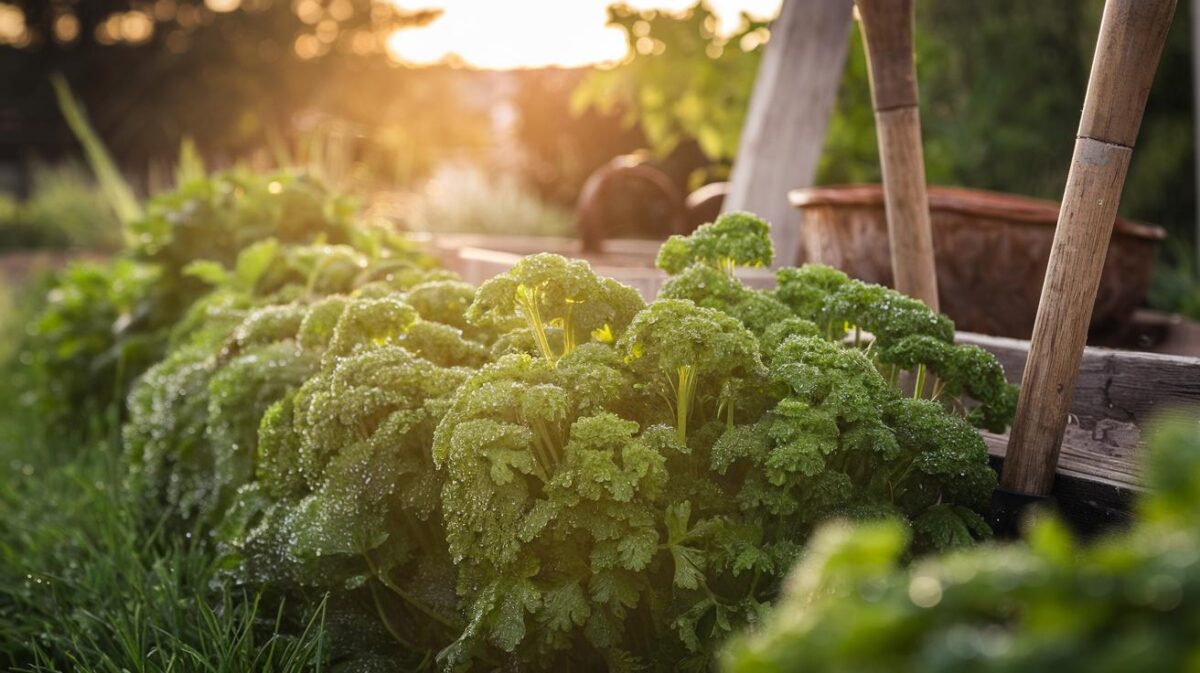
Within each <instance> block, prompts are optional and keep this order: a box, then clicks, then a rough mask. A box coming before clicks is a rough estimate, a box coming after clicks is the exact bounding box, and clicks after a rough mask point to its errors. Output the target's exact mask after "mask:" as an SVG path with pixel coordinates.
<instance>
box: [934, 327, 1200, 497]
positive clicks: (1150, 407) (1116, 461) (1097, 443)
mask: <svg viewBox="0 0 1200 673" xmlns="http://www.w3.org/2000/svg"><path fill="white" fill-rule="evenodd" d="M956 339H957V341H958V342H959V343H966V344H974V345H976V346H979V347H980V348H983V349H985V350H988V351H990V352H991V353H993V354H994V355H995V356H996V358H997V359H998V360H1000V363H1001V364H1002V365H1004V373H1005V376H1006V378H1008V380H1009V381H1010V382H1013V383H1017V382H1019V381H1020V380H1021V378H1022V376H1023V374H1024V369H1025V362H1026V359H1027V357H1028V355H1029V342H1028V341H1021V340H1018V339H1006V338H1003V337H991V336H985V335H982V334H971V333H968V332H959V333H958V334H957V336H956ZM1181 408H1198V409H1200V358H1195V357H1184V356H1178V355H1159V354H1156V353H1140V352H1135V351H1119V350H1110V349H1106V348H1086V349H1084V351H1083V358H1082V360H1081V362H1080V367H1079V376H1078V377H1077V379H1076V381H1075V395H1074V399H1073V401H1072V403H1071V409H1070V415H1069V417H1068V423H1067V427H1066V430H1065V432H1064V435H1063V441H1062V448H1061V450H1060V453H1059V457H1058V467H1057V475H1058V477H1059V478H1060V479H1061V478H1062V477H1069V478H1071V479H1075V480H1082V481H1087V482H1091V483H1093V484H1100V485H1107V486H1109V487H1112V488H1113V489H1117V491H1119V492H1120V494H1121V495H1120V498H1121V499H1125V498H1127V496H1128V494H1129V493H1133V492H1136V491H1137V490H1139V489H1140V488H1141V486H1140V482H1141V463H1142V451H1143V446H1142V444H1141V431H1142V428H1144V427H1145V425H1146V424H1147V423H1148V422H1150V421H1151V420H1152V419H1153V418H1154V417H1155V416H1156V415H1158V414H1162V413H1164V412H1168V411H1171V410H1174V409H1181ZM983 435H984V440H985V441H986V442H987V445H988V451H989V452H990V453H991V454H992V455H993V456H995V457H997V458H1003V457H1004V456H1005V454H1006V452H1007V447H1008V439H1009V438H1008V435H995V434H991V433H983ZM1056 489H1057V487H1056ZM1114 507H1115V505H1114Z"/></svg>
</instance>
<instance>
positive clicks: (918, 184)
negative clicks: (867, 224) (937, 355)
mask: <svg viewBox="0 0 1200 673" xmlns="http://www.w3.org/2000/svg"><path fill="white" fill-rule="evenodd" d="M856 1H857V3H858V14H859V18H860V24H861V26H862V33H863V44H864V46H865V47H866V50H867V61H868V66H869V69H870V76H871V98H872V100H873V101H874V104H875V129H876V133H877V134H878V136H879V160H880V165H881V168H882V169H883V192H884V199H885V205H886V209H887V221H888V239H889V241H890V242H891V250H892V273H893V274H894V275H895V278H896V289H897V290H899V291H900V292H903V293H904V294H907V295H909V296H912V297H916V298H917V299H920V300H921V301H924V302H925V303H926V304H928V305H929V306H930V308H932V309H933V310H935V311H936V310H938V289H937V270H936V268H935V267H934V260H933V233H932V228H931V225H930V222H929V197H928V195H927V193H926V185H925V154H924V150H923V149H922V146H921V115H920V112H919V110H918V107H917V68H916V62H915V58H914V54H913V19H914V6H913V1H914V0H856Z"/></svg>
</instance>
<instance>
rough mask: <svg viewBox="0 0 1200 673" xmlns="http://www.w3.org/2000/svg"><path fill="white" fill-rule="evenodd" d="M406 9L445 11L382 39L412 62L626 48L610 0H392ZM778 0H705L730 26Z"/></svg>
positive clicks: (598, 58)
mask: <svg viewBox="0 0 1200 673" xmlns="http://www.w3.org/2000/svg"><path fill="white" fill-rule="evenodd" d="M393 1H394V2H395V3H396V4H397V5H398V6H401V7H403V8H405V9H416V8H419V7H420V8H426V7H427V8H437V9H442V10H443V12H444V13H443V14H442V16H440V17H438V18H437V19H436V20H435V21H433V23H431V24H429V25H427V26H424V27H421V28H411V29H405V30H400V31H397V32H395V33H393V34H392V35H391V36H390V37H389V38H388V41H387V47H388V54H389V55H390V56H391V57H392V58H393V59H394V60H396V61H398V62H401V63H405V64H410V65H428V64H433V63H439V62H453V63H461V64H464V65H468V66H472V67H477V68H488V69H497V70H506V69H513V68H538V67H545V66H552V65H556V66H564V67H572V66H582V65H589V64H593V63H605V62H609V63H611V62H614V61H618V60H620V59H621V58H623V57H624V56H625V35H624V33H623V32H622V31H621V30H619V29H617V28H610V27H608V26H606V25H605V22H606V20H607V16H608V15H607V9H606V8H607V7H608V5H609V4H611V2H610V0H508V1H506V2H498V1H497V0H426V3H427V4H414V2H413V0H393ZM780 2H781V0H709V5H710V6H711V7H712V8H713V9H714V10H715V11H716V12H717V13H718V14H719V16H720V17H721V26H720V30H722V31H731V30H734V29H735V28H737V26H738V25H739V23H740V21H741V14H740V13H741V12H743V11H744V12H748V13H750V14H751V15H753V16H755V17H770V16H774V15H775V14H776V13H777V12H778V11H779V6H780ZM625 4H627V5H629V6H631V7H634V8H637V9H662V10H665V11H682V10H685V9H687V8H688V7H691V6H692V5H694V4H695V0H626V2H625Z"/></svg>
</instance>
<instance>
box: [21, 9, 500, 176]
mask: <svg viewBox="0 0 1200 673" xmlns="http://www.w3.org/2000/svg"><path fill="white" fill-rule="evenodd" d="M13 4H15V5H16V6H17V7H19V8H20V9H21V10H22V11H23V13H24V16H25V26H26V28H25V37H24V38H23V39H22V43H21V44H20V45H19V47H20V48H18V49H8V48H6V49H3V50H0V101H3V102H2V103H0V114H4V115H5V116H7V117H9V118H12V119H14V120H16V121H17V124H16V126H15V127H13V130H12V131H10V132H9V133H10V134H11V135H9V136H8V137H4V134H3V133H0V159H10V160H12V159H18V160H19V159H23V158H25V157H26V155H28V154H30V153H40V154H42V155H45V156H54V155H57V154H59V153H62V152H64V150H65V149H66V148H67V147H69V145H70V144H69V142H68V139H69V136H68V134H67V133H66V129H65V127H64V126H62V125H61V122H60V121H59V120H58V119H57V117H56V115H55V114H54V109H55V107H56V106H55V103H54V96H53V92H52V91H51V89H50V85H49V77H50V75H51V74H52V73H55V72H62V73H63V74H64V75H65V76H66V78H67V80H68V81H69V82H70V83H71V85H72V87H73V88H74V90H75V92H76V93H77V94H78V95H79V97H80V99H81V100H82V102H83V106H84V107H85V108H86V109H87V110H88V111H89V112H90V113H91V117H92V122H93V123H94V125H95V126H96V128H97V129H98V131H99V134H100V136H101V137H102V138H103V140H104V142H105V144H106V145H108V147H109V148H111V149H112V151H113V154H114V155H115V156H116V157H117V159H118V162H119V163H120V164H121V166H122V168H123V169H124V170H125V171H126V172H127V173H131V174H132V175H134V176H137V177H141V178H146V177H147V174H148V173H153V171H154V170H155V169H164V170H163V172H166V170H168V169H169V166H170V164H171V163H173V161H174V156H172V154H173V151H174V150H175V148H178V147H179V146H180V142H181V140H183V139H184V138H187V137H190V138H193V139H194V140H195V141H196V144H197V146H198V148H199V151H200V153H201V154H202V155H203V156H204V157H206V158H207V159H209V160H210V161H211V162H212V163H213V164H215V165H228V164H230V163H233V162H234V161H235V160H237V159H242V158H247V157H257V158H258V160H259V161H260V163H269V164H271V165H275V166H287V165H294V164H297V163H300V162H301V161H303V162H304V163H312V164H318V165H321V164H326V165H331V166H333V167H334V168H336V169H339V170H340V171H342V172H344V173H349V172H350V171H351V170H357V171H359V172H362V171H364V170H365V171H366V172H368V173H370V177H376V178H383V179H387V180H406V179H408V178H410V177H412V176H413V175H415V174H419V173H420V172H421V171H422V170H424V169H425V168H427V167H428V166H429V165H430V164H431V163H433V162H434V160H435V158H436V157H440V156H444V155H445V154H447V153H458V152H464V153H468V154H470V153H473V152H475V151H476V150H477V148H478V146H479V145H480V144H481V138H482V132H481V129H482V128H484V124H485V122H484V114H483V111H482V110H479V109H477V108H475V107H472V106H471V105H470V104H466V103H465V101H464V98H463V88H464V86H465V85H466V84H467V81H468V80H469V78H470V74H469V73H461V72H456V71H450V70H447V69H429V70H411V69H403V68H398V67H395V65H394V64H392V63H391V62H390V61H389V59H388V58H387V56H386V55H385V42H386V39H387V37H388V36H389V35H390V34H391V33H392V32H393V31H395V30H398V29H403V28H411V27H414V26H419V25H421V24H423V23H426V22H428V21H430V20H432V19H434V18H435V17H436V11H432V10H418V11H413V12H407V11H402V10H400V9H399V8H398V7H397V6H396V5H395V4H394V3H392V2H390V1H389V0H333V1H331V2H317V1H315V0H312V1H309V2H284V1H275V2H272V1H269V0H242V1H241V2H240V3H237V2H235V3H232V6H233V7H236V9H235V10H233V11H229V12H222V13H218V12H214V11H213V10H211V9H209V4H213V5H218V4H222V3H206V2H204V1H203V0H160V1H159V2H153V3H147V2H138V1H136V0H87V1H81V0H72V1H64V2H53V3H52V2H45V1H43V0H19V1H18V2H15V3H13ZM224 4H230V3H224ZM68 27H69V28H68ZM314 82H321V83H322V84H321V86H319V87H317V86H313V83H314ZM164 148H170V149H169V150H168V151H167V152H164ZM150 177H157V178H162V176H158V175H151V176H150ZM326 177H327V178H343V177H346V178H350V177H361V176H355V175H336V176H326ZM167 184H169V180H168V179H166V178H162V179H159V180H158V182H157V183H156V184H154V185H152V187H154V186H156V187H158V188H162V187H165V186H166V185H167Z"/></svg>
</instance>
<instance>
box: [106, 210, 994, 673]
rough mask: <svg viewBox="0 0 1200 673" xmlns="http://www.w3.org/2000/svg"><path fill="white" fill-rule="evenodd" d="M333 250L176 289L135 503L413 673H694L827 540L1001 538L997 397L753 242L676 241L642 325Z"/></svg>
mask: <svg viewBox="0 0 1200 673" xmlns="http://www.w3.org/2000/svg"><path fill="white" fill-rule="evenodd" d="M334 241H335V239H334V238H333V237H332V236H331V237H330V239H329V240H328V241H312V242H294V241H290V240H287V239H286V238H285V237H280V236H277V237H271V238H266V239H262V240H258V241H256V242H254V243H252V244H250V245H248V246H247V247H245V248H244V249H243V250H242V251H241V252H240V253H239V254H237V255H236V256H233V257H227V258H226V259H225V260H224V261H221V260H215V261H204V262H194V261H193V262H189V270H188V274H189V276H188V277H189V278H199V279H203V280H204V281H205V282H206V283H208V285H209V286H210V289H209V290H208V291H207V294H204V295H202V296H201V297H200V298H199V299H198V300H197V301H196V302H195V303H194V304H193V305H192V307H191V309H189V310H188V311H187V312H186V314H183V315H182V318H181V320H179V321H178V322H177V323H176V324H175V326H174V327H173V328H172V330H171V334H170V337H169V339H168V343H169V348H170V350H169V354H168V355H167V357H166V358H165V359H163V360H162V361H161V362H160V363H159V364H157V365H155V366H154V367H152V368H151V369H150V370H149V371H148V372H147V373H146V374H145V376H143V377H142V378H141V380H140V382H139V383H138V384H137V386H136V387H135V388H134V391H133V393H132V395H131V396H130V398H129V399H130V402H129V405H130V419H129V422H128V423H127V424H126V426H125V439H126V450H127V452H128V461H129V463H130V478H129V482H130V485H131V486H132V487H133V489H134V491H135V492H136V493H138V494H140V495H141V496H142V497H143V498H144V499H146V500H147V501H149V502H151V503H155V504H157V505H163V506H166V507H167V509H168V511H169V512H170V513H171V516H170V517H169V521H170V523H171V524H172V525H175V526H178V527H180V528H183V529H186V530H190V531H195V532H199V533H201V534H203V535H205V536H207V539H211V540H212V541H214V542H215V544H216V546H217V547H218V549H219V550H220V552H221V554H222V564H221V565H222V568H223V569H224V571H225V572H226V573H227V577H228V578H229V579H230V580H231V581H236V582H241V583H245V584H250V585H256V586H257V585H270V586H271V587H273V588H276V589H280V590H283V591H290V592H295V593H297V594H301V595H303V594H304V593H305V592H308V591H311V590H314V589H315V590H318V591H327V592H331V595H332V596H333V597H334V598H337V599H339V600H340V601H341V602H342V603H350V604H356V605H359V606H363V607H364V609H366V610H369V611H370V612H373V613H374V614H375V616H376V617H377V620H378V624H379V625H382V629H383V631H385V632H386V633H387V635H388V637H390V638H391V639H392V641H394V644H393V654H395V653H399V654H397V655H396V656H393V657H391V658H390V659H388V661H391V662H393V663H394V667H396V668H399V669H400V670H442V671H460V670H522V671H557V670H612V671H639V670H653V671H679V670H684V671H687V670H693V671H702V670H711V669H712V667H713V666H714V665H715V661H716V655H717V653H718V647H719V646H720V644H721V643H722V642H723V641H724V640H725V639H726V638H727V637H728V636H730V635H732V634H734V633H736V632H738V631H739V630H741V629H743V628H744V627H746V626H749V625H754V624H757V623H758V622H760V621H761V619H762V617H763V615H764V614H765V613H766V611H767V610H768V609H769V606H770V604H771V603H772V601H773V600H774V599H775V598H776V596H777V595H778V593H779V592H780V589H781V584H782V581H783V578H784V576H785V573H786V572H787V569H788V568H789V567H790V566H791V565H792V564H793V563H794V561H795V560H796V558H797V556H798V554H799V552H800V550H801V549H802V548H803V545H804V544H805V543H806V542H807V541H808V540H809V538H810V537H811V536H812V534H813V531H814V530H816V529H817V527H818V526H819V525H821V523H822V522H823V521H825V520H827V519H829V518H831V517H849V518H855V519H861V520H868V521H873V520H878V519H889V520H896V521H898V522H900V523H899V525H900V526H901V527H902V529H903V530H905V531H907V533H906V535H908V536H910V537H911V538H912V539H913V540H914V544H913V547H912V553H914V554H921V553H925V552H928V551H932V550H939V549H948V548H955V547H962V546H967V545H970V544H972V543H973V542H975V541H976V540H979V539H982V538H984V537H987V535H988V533H989V531H988V530H987V526H986V525H985V524H984V523H983V520H982V518H981V517H980V513H981V512H982V511H983V510H984V508H985V506H986V505H987V502H988V499H989V497H990V494H991V491H992V489H993V488H994V486H995V475H994V474H993V473H992V471H991V470H990V469H989V467H988V464H987V452H986V450H985V448H984V445H983V441H982V439H981V438H980V437H979V435H978V434H976V432H975V430H974V429H973V428H972V427H971V425H970V424H969V422H968V419H970V420H973V421H976V422H984V423H987V424H988V425H989V426H996V425H1003V424H1004V423H1007V420H1008V419H1007V416H1006V413H1005V412H1006V409H1007V407H1005V406H1003V405H1001V404H998V403H997V402H996V399H999V398H1005V399H1007V398H1006V397H1005V396H1010V395H1011V394H1012V391H1011V388H1010V387H1008V385H1007V384H1006V383H1004V382H1003V372H1002V371H1001V370H1000V367H999V365H998V364H997V363H996V362H995V360H994V359H993V358H991V356H989V355H987V354H986V353H983V352H982V351H977V350H971V349H964V348H961V347H958V346H955V345H954V344H953V342H952V338H953V326H952V325H951V324H950V323H949V321H948V320H946V319H945V318H944V317H943V316H939V315H937V314H935V313H933V312H932V311H929V310H928V309H927V308H925V307H924V306H923V305H922V304H920V303H919V302H916V301H913V300H911V299H908V298H905V297H903V296H901V295H898V294H896V293H894V292H891V291H890V290H886V289H884V288H879V287H877V286H870V285H865V284H862V283H858V282H857V281H852V280H850V279H848V278H846V277H845V276H844V275H842V274H840V273H839V272H836V271H834V270H832V269H828V268H824V267H805V268H803V269H785V270H782V271H780V272H779V287H778V289H776V290H771V291H763V290H756V289H751V288H748V287H746V286H745V285H743V284H742V283H741V281H740V280H739V279H738V278H737V275H736V268H737V267H739V266H764V265H767V264H769V263H770V261H771V245H770V238H769V228H768V226H767V225H766V223H765V222H762V221H761V220H759V219H758V218H755V217H753V216H751V215H748V214H735V215H727V216H723V217H722V218H721V219H719V220H718V221H717V222H715V223H713V224H711V225H706V226H705V227H701V228H700V229H699V230H698V231H697V232H696V233H695V234H693V235H692V236H690V237H675V238H673V239H671V240H670V241H668V242H667V243H666V244H665V245H664V247H663V252H662V255H660V264H661V265H662V266H663V267H664V268H667V269H668V270H670V271H672V272H673V273H674V275H673V277H672V278H671V279H670V280H669V282H668V283H667V284H666V285H665V287H664V288H663V291H662V293H661V295H660V297H659V298H658V299H657V300H656V301H654V302H651V303H650V304H649V305H647V304H646V303H645V301H643V299H642V298H641V297H640V296H639V295H638V294H637V292H635V291H634V290H633V289H632V288H629V287H626V286H624V285H621V284H620V283H618V282H616V281H614V280H612V279H608V278H603V277H600V276H597V275H596V273H595V272H594V271H593V270H592V268H591V267H590V266H589V265H588V264H587V263H586V262H583V261H576V260H568V259H566V258H563V257H560V256H557V255H551V254H539V255H533V256H530V257H527V258H525V259H524V260H522V261H520V262H519V263H518V264H516V265H515V266H514V267H513V268H512V269H511V270H510V271H508V272H506V273H504V274H501V275H499V276H497V277H496V278H493V279H491V280H489V281H488V282H486V283H484V284H483V285H482V286H481V287H479V288H478V289H475V288H473V287H471V286H470V285H467V284H465V283H462V282H461V281H458V280H456V279H454V278H453V277H452V276H451V275H449V274H446V273H444V272H439V271H436V270H431V269H428V268H426V266H425V265H424V264H423V263H422V261H421V259H420V258H419V257H414V256H412V255H410V254H409V253H406V252H405V251H403V250H400V249H395V248H393V247H392V246H390V244H388V243H387V241H386V238H385V237H382V236H381V235H375V236H367V237H363V236H357V235H356V236H350V237H348V238H347V239H345V240H344V241H342V242H334ZM852 334H855V335H857V336H858V338H852V337H851V335H852ZM905 370H911V371H912V372H913V374H914V375H915V376H917V379H918V380H919V379H921V378H922V377H923V376H924V374H922V372H925V371H926V370H928V371H929V372H930V373H929V374H928V377H929V379H930V381H929V385H927V386H926V385H924V384H923V383H918V384H917V385H914V386H912V388H913V389H914V390H915V393H914V392H912V391H906V390H902V386H903V383H904V379H905V376H907V375H902V374H901V372H902V371H905ZM927 388H928V390H926V389H927ZM360 654H362V655H363V656H364V657H367V658H370V657H373V656H375V655H374V654H370V653H368V652H366V651H364V652H361V653H360Z"/></svg>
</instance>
